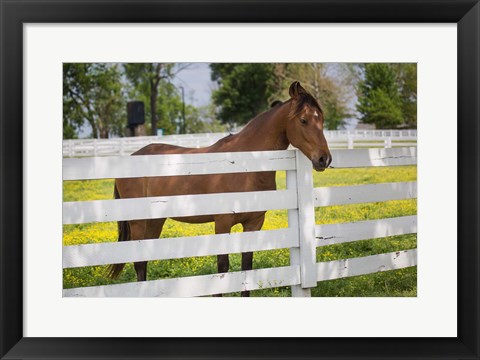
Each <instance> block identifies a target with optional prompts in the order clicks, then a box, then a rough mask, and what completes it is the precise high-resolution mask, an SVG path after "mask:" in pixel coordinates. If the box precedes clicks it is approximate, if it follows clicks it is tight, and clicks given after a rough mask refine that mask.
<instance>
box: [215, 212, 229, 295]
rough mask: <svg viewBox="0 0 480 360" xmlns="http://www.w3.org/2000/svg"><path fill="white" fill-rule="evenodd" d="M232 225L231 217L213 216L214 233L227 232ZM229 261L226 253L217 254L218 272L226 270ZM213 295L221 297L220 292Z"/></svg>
mask: <svg viewBox="0 0 480 360" xmlns="http://www.w3.org/2000/svg"><path fill="white" fill-rule="evenodd" d="M232 226H233V217H231V216H218V217H216V218H215V234H228V233H230V229H231V228H232ZM229 267H230V262H229V259H228V254H222V255H217V270H218V272H219V273H226V272H228V268H229ZM213 296H218V297H221V296H222V294H215V295H213Z"/></svg>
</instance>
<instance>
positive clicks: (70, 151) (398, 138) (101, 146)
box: [63, 130, 417, 157]
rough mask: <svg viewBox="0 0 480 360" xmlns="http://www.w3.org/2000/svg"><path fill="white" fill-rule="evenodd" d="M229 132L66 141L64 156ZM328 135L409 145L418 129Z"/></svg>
mask: <svg viewBox="0 0 480 360" xmlns="http://www.w3.org/2000/svg"><path fill="white" fill-rule="evenodd" d="M228 134H229V133H210V134H186V135H165V136H139V137H125V138H114V139H78V140H64V141H63V156H64V157H82V156H115V155H120V156H122V155H130V154H131V153H133V152H135V151H137V150H138V149H140V148H142V147H144V146H146V145H148V144H151V143H164V144H171V145H178V146H185V147H196V148H198V147H205V146H209V145H211V144H213V143H215V142H216V141H218V140H220V139H221V138H223V137H225V136H227V135H228ZM325 136H326V138H327V141H328V143H329V146H330V148H332V149H335V148H337V149H338V148H347V149H354V148H362V147H368V148H373V147H384V148H391V147H400V146H402V147H409V146H416V145H417V130H329V131H325Z"/></svg>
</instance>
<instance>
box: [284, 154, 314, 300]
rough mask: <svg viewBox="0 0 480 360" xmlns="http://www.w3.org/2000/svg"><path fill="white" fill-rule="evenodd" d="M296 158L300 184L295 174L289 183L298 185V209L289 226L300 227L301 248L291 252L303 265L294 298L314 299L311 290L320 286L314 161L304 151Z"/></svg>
mask: <svg viewBox="0 0 480 360" xmlns="http://www.w3.org/2000/svg"><path fill="white" fill-rule="evenodd" d="M295 155H296V156H295V158H296V171H295V173H294V174H295V176H296V179H295V180H296V181H292V180H293V175H292V174H288V173H287V181H288V185H289V186H291V184H292V183H294V184H295V185H296V190H297V201H298V210H293V211H289V224H290V223H291V224H292V225H291V226H292V227H294V226H296V227H297V228H298V238H299V248H296V249H295V248H294V249H291V250H290V262H291V264H292V265H296V264H299V265H300V280H301V284H300V285H299V286H292V295H293V296H310V290H309V289H308V288H312V287H315V286H317V260H316V241H315V210H314V207H313V178H312V170H313V169H312V162H311V161H310V160H309V159H307V157H306V156H305V155H303V153H302V152H301V151H299V150H295ZM289 188H291V187H289ZM290 221H291V222H290ZM289 226H290V225H289Z"/></svg>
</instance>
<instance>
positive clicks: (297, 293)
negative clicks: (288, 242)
mask: <svg viewBox="0 0 480 360" xmlns="http://www.w3.org/2000/svg"><path fill="white" fill-rule="evenodd" d="M286 173H287V176H286V177H287V189H288V190H293V191H295V192H297V171H296V170H287V171H286ZM297 201H298V200H297ZM297 207H298V202H297ZM288 227H289V228H294V229H299V226H298V208H297V209H290V210H288ZM297 237H299V230H298V231H297ZM290 265H298V266H300V247H294V248H290ZM300 271H301V270H300ZM292 296H294V297H310V296H311V293H310V289H303V288H302V286H301V285H292Z"/></svg>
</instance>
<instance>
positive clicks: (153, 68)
mask: <svg viewBox="0 0 480 360" xmlns="http://www.w3.org/2000/svg"><path fill="white" fill-rule="evenodd" d="M188 66H189V64H174V63H128V64H124V69H125V75H126V77H127V79H128V80H129V81H130V82H131V83H132V84H133V86H134V88H135V93H136V94H137V96H142V97H143V98H144V99H145V100H146V104H147V106H146V111H147V114H148V116H149V117H150V124H151V134H152V135H157V128H158V124H159V123H161V127H162V128H163V129H164V130H165V129H167V132H168V131H170V128H171V126H173V125H171V124H169V123H168V119H165V118H164V117H162V115H163V113H162V112H159V109H158V105H159V96H160V95H161V94H160V93H161V92H163V94H162V95H164V94H169V93H171V92H170V91H169V89H167V90H166V91H164V90H162V89H163V88H164V87H165V86H168V85H171V81H172V80H173V78H174V77H175V75H176V74H178V73H179V72H180V71H182V70H183V69H185V68H186V67H188ZM162 102H163V103H164V101H163V98H162V97H160V106H161V104H162Z"/></svg>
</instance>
